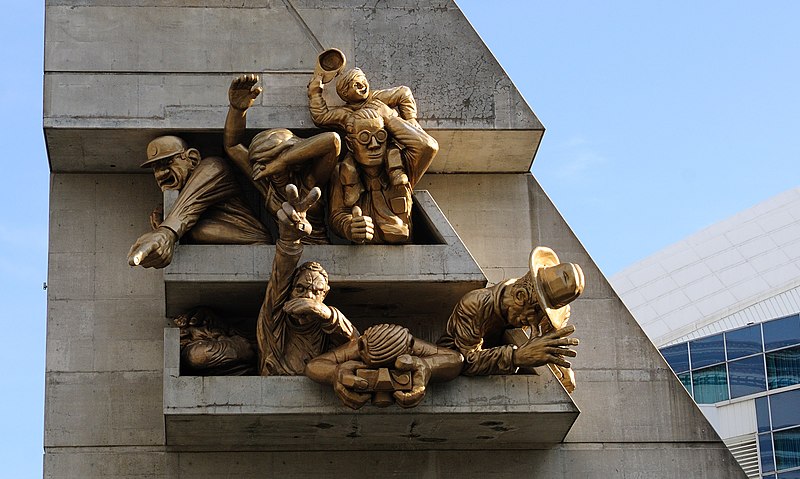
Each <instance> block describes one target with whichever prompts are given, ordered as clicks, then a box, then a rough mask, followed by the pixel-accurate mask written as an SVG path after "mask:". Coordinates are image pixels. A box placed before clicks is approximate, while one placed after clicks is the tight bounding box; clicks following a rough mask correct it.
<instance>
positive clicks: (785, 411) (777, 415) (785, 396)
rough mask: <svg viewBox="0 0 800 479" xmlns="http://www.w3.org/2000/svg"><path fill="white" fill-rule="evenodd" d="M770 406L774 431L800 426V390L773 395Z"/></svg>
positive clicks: (770, 398)
mask: <svg viewBox="0 0 800 479" xmlns="http://www.w3.org/2000/svg"><path fill="white" fill-rule="evenodd" d="M769 404H770V406H771V407H770V409H771V410H772V428H773V429H783V428H785V427H792V426H797V425H800V389H795V390H793V391H786V392H784V393H779V394H773V395H772V396H770V397H769Z"/></svg>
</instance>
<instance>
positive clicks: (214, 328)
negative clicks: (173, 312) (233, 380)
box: [173, 307, 256, 376]
mask: <svg viewBox="0 0 800 479" xmlns="http://www.w3.org/2000/svg"><path fill="white" fill-rule="evenodd" d="M173 322H174V323H175V325H176V326H178V328H180V330H181V339H180V344H181V374H185V375H197V376H241V375H247V374H252V373H254V372H255V369H256V368H255V366H256V364H255V359H256V354H255V350H254V347H253V345H252V344H251V342H250V340H248V339H247V338H245V337H244V335H243V334H242V333H241V332H239V331H237V330H235V329H233V328H229V327H227V326H226V325H224V324H223V323H222V322H221V321H220V320H219V318H217V316H216V315H215V314H214V312H213V311H211V310H210V309H208V308H202V307H201V308H195V309H193V310H191V311H189V312H186V313H184V314H181V315H180V316H178V317H177V318H175V319H174V320H173Z"/></svg>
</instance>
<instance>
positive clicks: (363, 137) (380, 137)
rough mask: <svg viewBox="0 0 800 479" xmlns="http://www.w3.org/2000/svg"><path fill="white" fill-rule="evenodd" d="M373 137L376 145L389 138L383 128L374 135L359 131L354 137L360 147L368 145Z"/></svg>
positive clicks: (367, 131) (369, 132) (366, 131)
mask: <svg viewBox="0 0 800 479" xmlns="http://www.w3.org/2000/svg"><path fill="white" fill-rule="evenodd" d="M373 137H375V140H377V141H378V143H383V142H384V141H386V139H387V138H388V137H389V134H388V133H386V130H384V129H383V128H381V129H380V130H378V131H376V132H374V133H373V132H371V131H369V130H361V131H359V132H358V134H357V135H356V140H357V141H358V142H359V143H361V144H362V145H369V143H370V141H372V138H373Z"/></svg>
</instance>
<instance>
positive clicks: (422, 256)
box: [164, 190, 487, 341]
mask: <svg viewBox="0 0 800 479" xmlns="http://www.w3.org/2000/svg"><path fill="white" fill-rule="evenodd" d="M414 209H415V211H414V213H415V214H414V228H415V235H418V233H425V234H424V235H421V234H420V235H418V236H425V237H426V239H427V243H428V244H409V245H349V244H347V245H344V244H341V245H336V244H333V245H309V246H305V248H304V251H303V257H302V259H301V262H302V261H310V260H313V261H318V262H319V263H321V264H322V265H323V267H325V269H326V270H327V271H328V275H329V279H330V284H331V292H330V294H329V296H328V298H327V299H326V303H328V304H331V305H333V306H336V307H338V308H339V309H341V310H342V311H343V312H344V313H345V314H346V315H347V317H348V318H350V320H351V321H353V323H354V324H356V326H358V327H359V328H361V329H362V330H363V329H364V328H366V327H368V326H369V325H371V324H375V323H384V322H393V323H397V324H402V325H403V326H406V327H408V328H410V329H411V331H413V332H414V334H415V335H417V336H419V337H421V338H423V339H426V340H431V341H435V340H436V339H438V337H439V335H440V334H441V333H442V328H443V327H444V324H445V323H446V321H447V318H448V316H449V315H450V312H451V311H452V309H453V307H454V306H455V304H456V303H457V302H458V300H459V299H460V298H461V296H463V295H464V294H465V293H467V292H469V291H472V290H474V289H477V288H481V287H483V286H485V285H486V282H487V280H486V276H485V275H484V273H483V271H482V270H481V268H480V266H478V263H477V262H476V261H475V259H474V258H473V257H472V255H471V254H470V253H469V251H468V250H467V248H466V246H465V245H464V243H463V242H462V241H461V238H459V237H458V234H457V233H456V232H455V230H453V227H452V226H451V225H450V223H449V222H448V221H447V218H445V216H444V214H443V213H442V211H441V210H440V209H439V206H438V205H437V204H436V202H435V201H434V199H433V197H432V196H431V195H430V193H429V192H428V191H425V190H418V191H415V192H414ZM165 210H168V208H165ZM274 255H275V246H272V245H179V246H178V248H177V249H176V252H175V256H174V258H173V260H172V264H170V266H168V267H167V268H166V269H165V270H164V283H165V289H166V312H167V316H175V315H177V314H180V313H182V312H184V311H187V310H189V309H191V308H194V307H196V306H208V307H211V308H212V309H214V310H215V311H216V312H217V313H219V314H221V315H222V316H224V317H233V318H239V319H245V320H247V319H249V320H250V321H254V320H255V317H256V316H257V314H258V310H259V308H260V306H261V302H262V301H263V299H264V291H265V289H266V284H267V282H268V281H269V274H270V270H271V266H272V260H273V258H274Z"/></svg>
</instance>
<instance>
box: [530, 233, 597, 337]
mask: <svg viewBox="0 0 800 479" xmlns="http://www.w3.org/2000/svg"><path fill="white" fill-rule="evenodd" d="M528 266H529V267H530V272H531V278H532V280H533V281H532V283H533V292H534V296H535V297H536V301H537V302H538V303H539V305H540V306H541V307H542V310H543V311H544V312H545V314H547V317H548V318H549V319H550V323H551V324H552V325H553V328H555V329H561V328H562V327H564V325H566V323H567V320H569V313H570V307H569V303H571V302H572V301H573V300H575V298H577V297H578V296H580V295H581V293H583V287H584V278H583V270H582V269H581V267H580V266H578V265H577V264H575V263H562V262H560V261H559V260H558V255H556V253H555V251H553V250H552V249H550V248H548V247H546V246H538V247H536V248H534V249H533V251H531V256H530V259H529V262H528Z"/></svg>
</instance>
